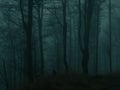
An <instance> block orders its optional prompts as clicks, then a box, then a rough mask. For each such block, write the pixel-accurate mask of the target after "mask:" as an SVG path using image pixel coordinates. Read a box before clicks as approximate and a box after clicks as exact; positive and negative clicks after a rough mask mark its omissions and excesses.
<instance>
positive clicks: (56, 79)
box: [26, 73, 120, 90]
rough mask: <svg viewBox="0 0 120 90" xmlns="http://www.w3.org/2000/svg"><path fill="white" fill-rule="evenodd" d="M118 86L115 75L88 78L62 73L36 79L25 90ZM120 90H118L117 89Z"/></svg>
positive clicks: (94, 89)
mask: <svg viewBox="0 0 120 90" xmlns="http://www.w3.org/2000/svg"><path fill="white" fill-rule="evenodd" d="M119 86H120V76H119V75H117V74H110V75H104V76H103V75H98V76H90V75H83V74H80V73H64V74H56V75H49V76H44V77H41V76H39V77H37V78H35V79H34V81H33V82H32V83H30V84H29V85H27V89H26V90H114V89H112V88H115V87H119ZM118 90H120V89H118Z"/></svg>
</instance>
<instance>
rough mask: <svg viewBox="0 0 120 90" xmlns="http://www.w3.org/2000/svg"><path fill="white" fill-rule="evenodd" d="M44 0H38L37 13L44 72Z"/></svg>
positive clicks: (42, 69) (42, 70)
mask: <svg viewBox="0 0 120 90" xmlns="http://www.w3.org/2000/svg"><path fill="white" fill-rule="evenodd" d="M43 8H44V3H43V0H41V1H40V0H37V14H38V29H39V42H40V60H41V73H42V74H44V50H43V37H42V23H43Z"/></svg>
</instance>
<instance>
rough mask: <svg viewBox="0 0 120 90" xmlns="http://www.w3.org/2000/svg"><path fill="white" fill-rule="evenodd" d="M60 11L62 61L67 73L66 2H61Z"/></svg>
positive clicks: (63, 0)
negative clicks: (61, 17) (61, 22)
mask: <svg viewBox="0 0 120 90" xmlns="http://www.w3.org/2000/svg"><path fill="white" fill-rule="evenodd" d="M62 9H63V48H64V52H63V61H64V66H65V71H68V63H67V15H66V13H67V12H66V11H67V0H62Z"/></svg>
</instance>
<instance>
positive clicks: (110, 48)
mask: <svg viewBox="0 0 120 90" xmlns="http://www.w3.org/2000/svg"><path fill="white" fill-rule="evenodd" d="M111 25H112V24H111V0H109V32H110V33H109V39H110V47H109V58H110V72H112V29H111Z"/></svg>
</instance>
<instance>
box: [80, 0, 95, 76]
mask: <svg viewBox="0 0 120 90" xmlns="http://www.w3.org/2000/svg"><path fill="white" fill-rule="evenodd" d="M94 4H95V0H85V5H84V6H85V7H84V9H85V11H84V26H85V31H84V48H83V50H82V68H83V73H85V74H88V62H89V36H90V35H89V33H90V28H91V19H92V14H93V7H94Z"/></svg>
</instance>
